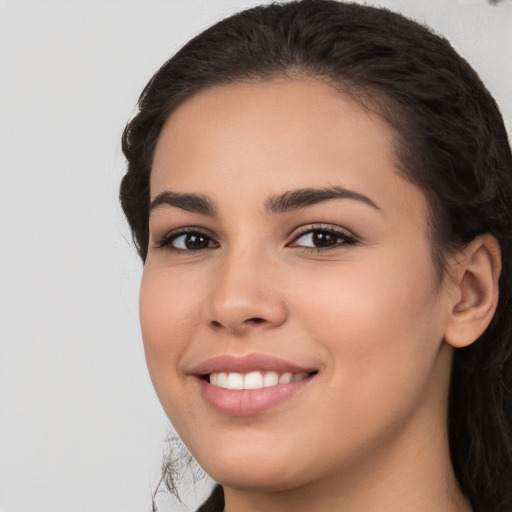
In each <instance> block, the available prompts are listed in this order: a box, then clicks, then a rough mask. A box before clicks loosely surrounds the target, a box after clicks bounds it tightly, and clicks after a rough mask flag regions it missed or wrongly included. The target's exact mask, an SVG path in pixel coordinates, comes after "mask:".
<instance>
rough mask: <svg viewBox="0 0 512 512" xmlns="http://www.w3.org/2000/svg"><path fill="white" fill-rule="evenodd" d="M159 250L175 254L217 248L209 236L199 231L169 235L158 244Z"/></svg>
mask: <svg viewBox="0 0 512 512" xmlns="http://www.w3.org/2000/svg"><path fill="white" fill-rule="evenodd" d="M158 247H159V248H167V249H170V250H173V251H176V252H190V251H202V250H204V249H210V248H214V247H218V244H217V242H215V241H214V240H213V239H212V238H211V237H210V236H208V235H206V234H204V233H201V232H200V231H192V230H190V231H186V232H185V233H184V232H181V233H170V234H168V235H166V236H165V237H164V238H163V239H162V240H161V241H160V242H159V243H158Z"/></svg>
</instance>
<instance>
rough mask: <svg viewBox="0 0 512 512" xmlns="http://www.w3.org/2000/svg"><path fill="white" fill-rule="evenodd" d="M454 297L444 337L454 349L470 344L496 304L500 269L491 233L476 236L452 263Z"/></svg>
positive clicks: (499, 255) (482, 330) (490, 318)
mask: <svg viewBox="0 0 512 512" xmlns="http://www.w3.org/2000/svg"><path fill="white" fill-rule="evenodd" d="M455 266H456V267H457V268H455V269H454V270H455V282H454V285H455V286H457V287H458V289H457V292H458V293H457V294H456V296H457V300H456V302H455V304H453V305H452V310H451V313H450V318H449V321H448V323H447V325H446V329H445V340H446V342H447V343H448V344H450V345H452V346H453V347H455V348H460V347H466V346H468V345H471V343H473V342H474V341H476V340H477V339H478V337H479V336H480V335H481V334H482V333H483V332H484V331H485V329H486V328H487V326H488V325H489V324H490V322H491V320H492V317H493V316H494V313H495V311H496V307H497V304H498V279H499V276H500V272H501V253H500V247H499V244H498V242H497V240H496V238H494V236H492V235H490V234H485V235H480V236H478V237H476V238H475V239H474V240H473V241H472V242H471V243H470V244H469V245H468V246H467V247H465V248H464V249H463V250H462V251H461V253H459V254H458V258H457V263H456V264H455Z"/></svg>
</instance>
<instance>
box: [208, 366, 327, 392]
mask: <svg viewBox="0 0 512 512" xmlns="http://www.w3.org/2000/svg"><path fill="white" fill-rule="evenodd" d="M317 373H318V372H317V371H313V372H300V373H292V372H277V371H262V370H258V371H251V372H248V373H238V372H216V373H210V374H208V375H205V376H204V380H206V381H207V382H208V383H209V384H211V385H212V386H216V387H219V388H223V389H231V390H242V389H253V390H254V389H262V388H271V387H274V386H278V385H279V384H290V383H291V382H299V381H303V380H306V379H308V378H309V377H312V376H313V375H316V374H317Z"/></svg>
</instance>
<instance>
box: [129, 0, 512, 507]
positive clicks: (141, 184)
mask: <svg viewBox="0 0 512 512" xmlns="http://www.w3.org/2000/svg"><path fill="white" fill-rule="evenodd" d="M287 76H290V77H297V76H299V77H300V76H306V77H314V78H316V79H319V80H322V81H325V82H326V83H328V84H329V85H331V86H332V87H334V88H336V89H338V90H340V91H343V92H345V93H348V94H350V95H351V96H352V97H353V98H355V99H356V101H358V102H359V103H361V104H362V105H364V106H365V107H366V108H368V109H371V110H372V111H374V112H376V113H378V114H379V115H380V116H382V117H383V118H384V119H385V120H386V121H387V122H388V123H389V124H390V125H391V127H392V128H393V130H394V133H395V150H396V155H397V157H398V161H399V167H400V172H401V173H402V175H403V176H404V178H405V179H407V180H409V181H411V182H412V183H414V184H416V185H417V186H418V187H420V188H421V189H422V190H423V192H424V193H425V195H426V197H427V199H428V202H429V206H430V225H431V229H430V231H431V233H430V237H431V247H432V254H433V259H434V261H435V263H436V266H437V269H438V272H439V275H440V276H443V275H444V272H445V271H446V268H445V262H446V259H447V258H446V257H447V255H448V254H450V253H452V252H453V251H454V250H457V249H460V248H462V247H464V246H465V245H466V244H468V243H469V242H470V241H471V240H473V239H474V238H475V237H476V236H477V235H479V234H482V233H491V234H492V235H494V236H495V237H496V239H497V240H498V242H499V244H500V248H501V254H502V262H503V269H502V273H501V276H500V281H499V288H500V290H499V291H500V298H499V303H498V308H497V311H496V314H495V316H494V318H493V320H492V323H491V325H490V326H489V327H488V328H487V330H486V331H485V332H484V334H483V335H482V336H481V337H480V338H479V339H478V340H477V341H476V342H475V343H473V344H472V345H470V346H468V347H466V348H462V349H457V350H456V351H455V355H454V361H453V368H452V377H451V384H450V396H449V409H448V427H447V428H448V433H449V440H450V450H451V458H452V463H453V467H454V470H455V474H456V477H457V479H458V482H459V485H460V487H461V489H462V492H463V493H464V494H465V495H466V496H467V497H468V498H469V500H470V502H471V504H472V506H473V508H474V510H475V511H482V512H491V511H492V512H510V511H512V358H511V353H512V315H511V313H512V311H511V295H512V252H511V250H512V156H511V151H510V145H509V142H508V138H507V134H506V130H505V127H504V124H503V120H502V117H501V114H500V112H499V109H498V106H497V105H496V102H495V101H494V99H493V98H492V96H491V94H490V93H489V92H488V90H487V89H486V88H485V86H484V85H483V83H482V82H481V80H480V79H479V77H478V75H477V73H476V72H475V71H474V70H473V69H472V68H471V66H470V65H469V64H468V63H467V62H466V61H465V60H464V59H463V58H461V57H460V56H459V55H458V54H457V53H456V51H455V50H454V49H453V48H452V47H451V45H450V44H449V43H448V42H447V41H446V40H445V39H444V38H442V37H440V36H438V35H436V34H434V33H432V32H431V31H430V30H429V29H427V28H426V27H424V26H422V25H419V24H418V23H416V22H414V21H411V20H409V19H407V18H404V17H403V16H401V15H399V14H396V13H393V12H391V11H389V10H386V9H380V8H374V7H368V6H362V5H357V4H351V3H341V2H336V1H332V0H302V1H292V2H289V3H285V4H271V5H268V6H262V7H256V8H253V9H249V10H246V11H243V12H240V13H238V14H235V15H233V16H231V17H230V18H227V19H225V20H223V21H221V22H219V23H217V24H216V25H214V26H212V27H211V28H209V29H207V30H206V31H204V32H203V33H201V34H200V35H198V36H197V37H195V38H194V39H192V40H191V41H190V42H189V43H188V44H186V45H185V46H184V47H183V48H182V49H181V50H180V51H179V52H178V53H176V54H175V55H174V56H173V57H172V58H171V59H170V60H168V61H167V62H166V63H165V64H164V65H163V66H162V67H161V68H160V70H159V71H158V72H157V73H156V74H155V75H154V76H153V78H152V79H151V80H150V82H149V83H148V84H147V86H146V87H145V89H144V91H143V92H142V95H141V97H140V99H139V104H138V105H139V112H138V114H137V115H136V116H135V117H134V118H133V119H132V120H131V121H130V123H129V124H128V125H127V127H126V129H125V131H124V134H123V139H122V147H123V152H124V154H125V156H126V158H127V161H128V166H127V173H126V175H125V176H124V178H123V180H122V183H121V192H120V198H121V203H122V206H123V209H124V212H125V214H126V217H127V219H128V222H129V224H130V227H131V229H132V233H133V239H134V242H135V245H136V247H137V250H138V252H139V254H140V256H141V258H142V260H143V261H144V260H145V258H146V255H147V249H148V238H149V228H148V215H149V213H148V212H149V203H150V190H149V177H150V173H151V166H152V160H153V153H154V150H155V146H156V143H157V140H158V137H159V134H160V131H161V129H162V126H163V124H164V123H165V121H166V119H167V118H168V117H169V115H170V114H171V113H172V112H173V109H174V108H176V106H177V105H179V104H181V103H182V102H183V101H185V100H186V99H187V98H189V97H191V96H193V95H194V94H196V93H197V92H198V91H201V90H204V89H206V88H208V87H212V86H214V85H220V84H224V83H233V82H242V81H261V80H272V79H275V78H281V77H287Z"/></svg>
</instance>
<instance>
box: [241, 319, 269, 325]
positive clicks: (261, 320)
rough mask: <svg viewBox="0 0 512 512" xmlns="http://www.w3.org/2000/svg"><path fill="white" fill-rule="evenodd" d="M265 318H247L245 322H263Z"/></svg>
mask: <svg viewBox="0 0 512 512" xmlns="http://www.w3.org/2000/svg"><path fill="white" fill-rule="evenodd" d="M264 321H265V320H264V319H263V318H248V319H247V320H246V321H245V323H250V324H261V323H263V322H264Z"/></svg>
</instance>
